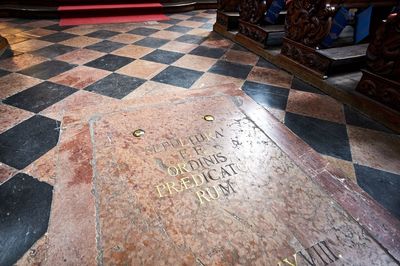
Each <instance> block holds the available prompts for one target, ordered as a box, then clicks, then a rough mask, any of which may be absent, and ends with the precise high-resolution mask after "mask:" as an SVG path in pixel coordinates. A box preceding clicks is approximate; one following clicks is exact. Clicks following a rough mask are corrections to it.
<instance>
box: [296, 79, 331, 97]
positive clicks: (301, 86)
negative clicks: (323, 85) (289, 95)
mask: <svg viewBox="0 0 400 266" xmlns="http://www.w3.org/2000/svg"><path fill="white" fill-rule="evenodd" d="M292 89H295V90H298V91H305V92H312V93H318V94H325V93H323V92H322V91H320V90H319V89H317V88H316V87H314V86H313V85H311V84H308V83H306V82H304V81H302V80H301V79H299V78H297V77H294V78H293V80H292Z"/></svg>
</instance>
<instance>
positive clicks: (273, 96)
mask: <svg viewBox="0 0 400 266" xmlns="http://www.w3.org/2000/svg"><path fill="white" fill-rule="evenodd" d="M242 90H243V91H244V92H245V93H246V94H247V95H249V96H250V97H251V98H252V99H253V100H254V101H256V102H257V103H258V104H260V105H262V106H264V107H272V108H276V109H280V110H285V109H286V104H287V100H288V96H289V90H288V89H284V88H280V87H276V86H271V85H266V84H260V83H255V82H251V81H246V82H245V83H244V84H243V86H242Z"/></svg>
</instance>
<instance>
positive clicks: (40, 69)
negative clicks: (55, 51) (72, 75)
mask: <svg viewBox="0 0 400 266" xmlns="http://www.w3.org/2000/svg"><path fill="white" fill-rule="evenodd" d="M75 66H76V65H71V64H68V63H66V62H63V61H57V60H52V61H45V62H43V63H40V64H37V65H34V66H32V67H29V68H25V69H24V70H22V71H20V73H21V74H24V75H28V76H31V77H35V78H39V79H49V78H52V77H54V76H57V75H59V74H61V73H63V72H65V71H68V70H70V69H72V68H74V67H75Z"/></svg>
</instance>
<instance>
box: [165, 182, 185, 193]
mask: <svg viewBox="0 0 400 266" xmlns="http://www.w3.org/2000/svg"><path fill="white" fill-rule="evenodd" d="M167 188H168V191H169V194H172V191H171V189H174V190H175V191H176V192H178V193H179V192H181V191H182V190H179V189H177V188H176V187H175V183H174V182H167Z"/></svg>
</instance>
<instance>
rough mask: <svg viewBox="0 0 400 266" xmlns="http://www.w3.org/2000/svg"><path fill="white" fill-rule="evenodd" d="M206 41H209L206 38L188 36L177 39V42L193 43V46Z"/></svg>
mask: <svg viewBox="0 0 400 266" xmlns="http://www.w3.org/2000/svg"><path fill="white" fill-rule="evenodd" d="M206 39H207V38H206V37H202V36H197V35H190V34H186V35H182V36H181V37H179V38H176V39H175V41H178V42H184V43H191V44H200V43H202V42H204V41H205V40H206Z"/></svg>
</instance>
